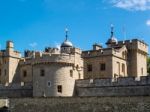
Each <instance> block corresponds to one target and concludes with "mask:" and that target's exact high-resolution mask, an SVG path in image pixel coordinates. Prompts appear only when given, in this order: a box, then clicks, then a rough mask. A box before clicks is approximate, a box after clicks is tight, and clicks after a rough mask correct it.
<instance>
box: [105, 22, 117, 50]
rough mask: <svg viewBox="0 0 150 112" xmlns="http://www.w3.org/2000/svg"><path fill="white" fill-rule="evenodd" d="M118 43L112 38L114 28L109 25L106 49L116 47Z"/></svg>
mask: <svg viewBox="0 0 150 112" xmlns="http://www.w3.org/2000/svg"><path fill="white" fill-rule="evenodd" d="M117 43H118V41H117V39H116V38H115V36H114V26H113V25H111V36H110V38H109V39H108V40H107V42H106V45H107V47H113V46H114V45H116V44H117Z"/></svg>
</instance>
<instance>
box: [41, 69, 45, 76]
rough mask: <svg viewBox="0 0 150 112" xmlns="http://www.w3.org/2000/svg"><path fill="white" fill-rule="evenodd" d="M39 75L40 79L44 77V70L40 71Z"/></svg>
mask: <svg viewBox="0 0 150 112" xmlns="http://www.w3.org/2000/svg"><path fill="white" fill-rule="evenodd" d="M40 75H41V77H44V76H45V70H43V69H42V70H41V71H40Z"/></svg>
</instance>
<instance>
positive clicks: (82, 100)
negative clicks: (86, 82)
mask: <svg viewBox="0 0 150 112" xmlns="http://www.w3.org/2000/svg"><path fill="white" fill-rule="evenodd" d="M9 108H10V110H11V112H150V97H72V98H64V97H63V98H62V97H59V98H12V99H10V107H9Z"/></svg>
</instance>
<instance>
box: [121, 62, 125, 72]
mask: <svg viewBox="0 0 150 112" xmlns="http://www.w3.org/2000/svg"><path fill="white" fill-rule="evenodd" d="M122 72H123V73H124V72H125V64H122Z"/></svg>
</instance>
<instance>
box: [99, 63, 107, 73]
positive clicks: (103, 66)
mask: <svg viewBox="0 0 150 112" xmlns="http://www.w3.org/2000/svg"><path fill="white" fill-rule="evenodd" d="M105 69H106V65H105V63H102V64H100V70H101V71H105Z"/></svg>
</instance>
